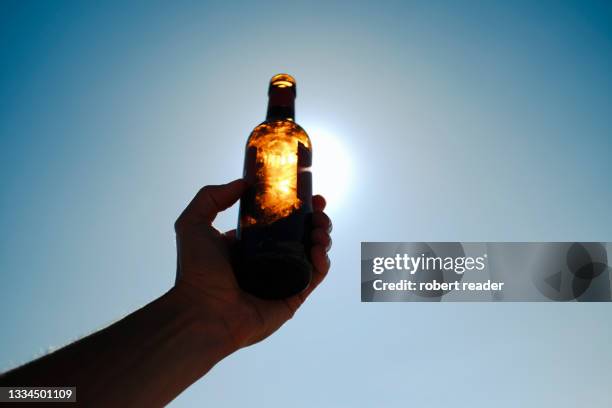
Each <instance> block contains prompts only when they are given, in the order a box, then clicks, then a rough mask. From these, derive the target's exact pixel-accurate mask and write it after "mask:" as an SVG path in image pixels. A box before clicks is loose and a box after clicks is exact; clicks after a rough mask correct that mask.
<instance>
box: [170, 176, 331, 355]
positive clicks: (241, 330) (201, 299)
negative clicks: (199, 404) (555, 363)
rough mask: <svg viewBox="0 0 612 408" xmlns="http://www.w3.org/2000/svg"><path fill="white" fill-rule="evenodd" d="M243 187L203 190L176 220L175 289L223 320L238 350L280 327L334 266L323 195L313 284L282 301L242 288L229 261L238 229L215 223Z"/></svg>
mask: <svg viewBox="0 0 612 408" xmlns="http://www.w3.org/2000/svg"><path fill="white" fill-rule="evenodd" d="M245 188H246V183H245V182H244V181H243V180H241V179H238V180H235V181H233V182H231V183H229V184H225V185H219V186H206V187H204V188H202V189H201V190H200V191H199V192H198V193H197V195H196V196H195V198H194V199H193V200H192V201H191V203H190V204H189V205H188V206H187V208H186V209H185V211H183V213H182V214H181V215H180V217H179V218H178V220H177V221H176V224H175V230H176V239H177V252H178V254H177V259H178V265H177V279H176V285H175V288H174V289H173V290H174V291H176V292H177V293H178V294H179V298H181V299H183V300H184V301H186V302H188V303H190V304H191V305H193V306H195V307H198V308H202V313H205V314H208V315H210V314H214V315H217V316H219V317H220V318H222V319H223V321H224V323H225V326H226V327H227V331H228V335H229V339H230V341H231V342H233V346H234V347H235V348H236V349H238V348H241V347H245V346H248V345H251V344H254V343H256V342H258V341H260V340H262V339H264V338H266V337H268V336H269V335H270V334H272V333H274V332H275V331H276V330H277V329H278V328H279V327H281V326H282V325H283V323H285V322H286V321H287V320H288V319H290V318H291V317H292V316H293V314H294V313H295V312H296V310H297V309H298V308H299V307H300V305H301V304H302V303H303V302H304V301H305V300H306V298H307V297H308V295H309V294H310V293H311V292H312V290H314V288H316V287H317V285H318V284H319V283H320V282H321V281H322V280H323V278H324V277H325V275H326V274H327V271H328V270H329V266H330V263H329V258H328V257H327V251H328V250H329V248H330V246H331V238H330V236H329V233H330V232H331V221H330V219H329V217H328V216H327V215H326V214H325V213H324V212H323V210H324V208H325V199H324V198H323V197H321V196H314V197H313V209H314V213H313V218H312V219H313V229H312V232H311V234H312V241H313V246H312V250H311V251H312V252H311V259H312V263H313V266H314V268H313V279H312V283H311V284H310V286H309V287H308V288H307V289H306V290H305V291H304V292H303V293H301V294H299V295H296V296H293V297H291V298H288V299H284V300H262V299H259V298H256V297H254V296H252V295H250V294H248V293H246V292H243V291H242V290H241V289H240V287H239V286H238V283H237V281H236V278H235V276H234V273H233V270H232V263H231V260H230V249H231V248H230V247H231V246H232V245H233V243H234V241H235V230H232V231H229V232H227V233H225V234H222V233H221V232H219V231H217V230H216V229H215V228H214V227H213V226H212V222H213V220H214V219H215V217H216V215H217V213H218V212H220V211H223V210H225V209H227V208H228V207H230V206H231V205H232V204H234V203H235V202H236V201H237V200H238V199H239V198H240V196H241V195H242V193H243V192H244V190H245Z"/></svg>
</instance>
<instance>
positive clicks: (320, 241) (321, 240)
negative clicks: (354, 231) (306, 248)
mask: <svg viewBox="0 0 612 408" xmlns="http://www.w3.org/2000/svg"><path fill="white" fill-rule="evenodd" d="M310 237H311V238H312V243H313V245H322V246H323V247H324V248H325V250H326V251H329V249H330V248H331V245H332V239H331V237H330V236H329V234H328V233H327V230H325V229H324V228H315V229H313V230H312V232H311V233H310Z"/></svg>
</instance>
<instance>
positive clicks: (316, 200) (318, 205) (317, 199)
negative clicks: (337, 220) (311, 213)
mask: <svg viewBox="0 0 612 408" xmlns="http://www.w3.org/2000/svg"><path fill="white" fill-rule="evenodd" d="M326 205H327V202H326V201H325V198H324V197H323V196H322V195H316V196H314V197H312V208H313V209H314V210H315V211H323V210H324V209H325V206H326Z"/></svg>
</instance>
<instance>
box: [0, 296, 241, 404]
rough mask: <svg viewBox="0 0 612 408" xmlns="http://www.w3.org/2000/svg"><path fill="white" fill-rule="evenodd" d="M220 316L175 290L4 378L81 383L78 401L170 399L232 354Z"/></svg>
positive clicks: (2, 381)
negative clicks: (196, 306) (194, 303)
mask: <svg viewBox="0 0 612 408" xmlns="http://www.w3.org/2000/svg"><path fill="white" fill-rule="evenodd" d="M229 340H230V339H229V338H228V332H227V329H226V327H225V325H224V323H223V321H222V320H220V319H218V318H216V317H214V315H213V314H212V313H207V311H205V310H204V311H203V310H196V309H194V308H193V307H191V306H189V304H187V303H185V302H182V301H181V300H180V299H179V298H178V297H177V295H176V294H175V293H174V292H173V291H171V292H169V293H167V294H166V295H164V296H162V297H160V298H159V299H157V300H155V301H154V302H152V303H150V304H149V305H147V306H145V307H143V308H142V309H140V310H138V311H136V312H134V313H132V314H131V315H129V316H127V317H126V318H124V319H122V320H120V321H119V322H117V323H115V324H113V325H112V326H109V327H107V328H106V329H104V330H101V331H99V332H97V333H95V334H93V335H91V336H88V337H86V338H84V339H82V340H80V341H78V342H76V343H73V344H71V345H69V346H67V347H65V348H63V349H61V350H58V351H56V352H55V353H52V354H50V355H48V356H45V357H43V358H40V359H38V360H35V361H33V362H31V363H29V364H26V365H25V366H22V367H19V368H17V369H15V370H13V371H10V372H8V373H6V374H4V375H3V376H2V377H0V384H2V385H15V386H52V385H56V386H76V387H77V399H78V401H79V402H81V403H85V404H87V405H88V406H89V405H99V406H114V405H117V404H118V405H121V406H123V405H138V406H157V405H162V404H166V403H168V402H169V401H171V400H172V399H173V398H174V397H176V396H177V395H178V394H179V393H180V392H181V391H183V390H184V389H185V388H187V387H188V386H189V385H190V384H192V383H193V382H195V381H196V380H197V379H198V378H200V377H201V376H202V375H204V374H205V373H206V372H207V371H208V370H210V369H211V368H212V367H213V366H214V365H215V364H216V363H217V362H218V361H219V360H221V359H222V358H224V357H225V356H226V355H228V354H229V353H231V352H232V351H234V350H233V349H232V342H231V341H229Z"/></svg>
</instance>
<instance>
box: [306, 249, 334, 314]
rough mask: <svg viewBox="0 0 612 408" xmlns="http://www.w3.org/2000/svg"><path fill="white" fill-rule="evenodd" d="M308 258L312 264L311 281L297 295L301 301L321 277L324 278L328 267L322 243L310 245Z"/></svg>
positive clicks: (328, 262) (321, 279)
mask: <svg viewBox="0 0 612 408" xmlns="http://www.w3.org/2000/svg"><path fill="white" fill-rule="evenodd" d="M310 259H311V261H312V266H313V271H312V281H311V282H310V286H308V288H306V290H305V291H304V292H302V293H301V294H300V295H299V296H300V299H301V300H302V302H303V301H305V300H306V298H307V297H308V296H309V295H310V294H311V293H312V291H313V290H315V289H316V288H317V286H319V284H320V283H321V282H322V281H323V279H325V277H326V276H327V272H329V267H330V260H329V257H328V256H327V252H326V251H325V248H324V247H323V246H322V245H314V246H313V247H312V249H311V250H310Z"/></svg>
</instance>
